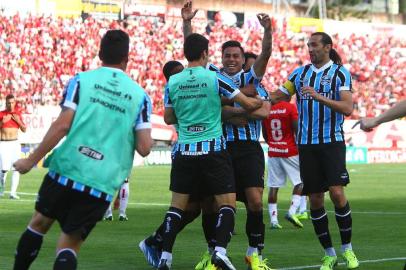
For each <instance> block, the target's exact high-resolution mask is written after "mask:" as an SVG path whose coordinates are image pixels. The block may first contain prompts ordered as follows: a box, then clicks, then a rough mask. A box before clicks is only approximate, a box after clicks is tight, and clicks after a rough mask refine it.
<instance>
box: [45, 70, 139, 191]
mask: <svg viewBox="0 0 406 270" xmlns="http://www.w3.org/2000/svg"><path fill="white" fill-rule="evenodd" d="M79 84H80V87H79V102H78V103H79V104H78V106H77V109H76V112H75V116H74V119H73V122H72V125H71V128H70V130H69V133H68V134H67V136H66V140H65V141H64V142H63V143H62V144H61V146H59V147H58V148H57V149H55V150H54V152H53V154H52V155H51V158H50V160H49V169H50V171H54V172H57V173H58V174H60V175H63V176H66V177H68V178H70V179H72V180H74V181H76V182H79V183H82V184H84V185H87V186H89V187H92V188H95V189H98V190H99V191H103V192H105V193H107V194H110V195H114V193H115V192H116V190H117V189H118V188H119V187H120V185H121V184H122V183H123V181H124V179H125V178H126V177H128V175H129V173H130V170H131V168H132V164H133V159H134V149H135V138H134V124H135V122H136V119H137V116H138V114H139V113H140V109H141V106H142V102H143V101H144V96H145V92H144V90H143V89H142V88H141V87H140V86H139V85H137V84H136V83H135V82H133V81H132V80H131V78H130V77H128V76H127V75H126V74H125V73H124V72H122V71H121V70H118V69H112V68H106V67H101V68H99V69H96V70H92V71H87V72H83V73H80V74H79Z"/></svg>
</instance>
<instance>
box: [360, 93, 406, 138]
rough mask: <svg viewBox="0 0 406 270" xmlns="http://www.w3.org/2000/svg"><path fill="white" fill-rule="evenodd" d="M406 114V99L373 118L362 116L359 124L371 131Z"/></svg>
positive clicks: (363, 128)
mask: <svg viewBox="0 0 406 270" xmlns="http://www.w3.org/2000/svg"><path fill="white" fill-rule="evenodd" d="M404 116H406V99H405V100H403V101H401V102H399V103H397V104H396V105H395V106H393V107H392V108H390V109H389V110H387V111H386V112H384V113H382V114H381V115H379V116H377V117H373V118H362V119H361V120H360V121H358V122H357V124H361V127H360V128H361V129H362V130H363V131H371V130H372V129H373V128H374V127H377V126H379V125H380V124H382V123H386V122H389V121H392V120H395V119H398V118H401V117H404Z"/></svg>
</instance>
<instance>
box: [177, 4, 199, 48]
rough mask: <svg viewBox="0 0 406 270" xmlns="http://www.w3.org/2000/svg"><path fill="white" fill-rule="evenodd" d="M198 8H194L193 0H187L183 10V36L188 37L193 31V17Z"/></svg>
mask: <svg viewBox="0 0 406 270" xmlns="http://www.w3.org/2000/svg"><path fill="white" fill-rule="evenodd" d="M197 11H198V9H196V10H193V1H186V3H185V4H184V5H183V8H182V10H181V14H182V19H183V38H184V40H186V38H187V37H188V36H189V35H190V34H191V33H193V28H192V19H193V18H194V17H195V15H196V13H197Z"/></svg>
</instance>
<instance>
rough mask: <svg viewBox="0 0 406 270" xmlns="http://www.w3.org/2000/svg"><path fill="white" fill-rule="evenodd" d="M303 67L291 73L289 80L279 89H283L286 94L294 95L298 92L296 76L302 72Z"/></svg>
mask: <svg viewBox="0 0 406 270" xmlns="http://www.w3.org/2000/svg"><path fill="white" fill-rule="evenodd" d="M301 69H302V67H299V68H297V69H295V70H294V71H293V72H292V73H291V74H290V75H289V77H288V80H287V81H286V82H284V83H283V84H282V85H281V86H280V87H279V90H281V91H282V92H283V93H285V94H286V95H289V96H293V95H294V94H295V93H296V86H295V80H296V77H297V76H298V74H299V73H300V70H301Z"/></svg>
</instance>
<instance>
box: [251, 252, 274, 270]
mask: <svg viewBox="0 0 406 270" xmlns="http://www.w3.org/2000/svg"><path fill="white" fill-rule="evenodd" d="M245 263H246V264H247V265H248V269H247V270H272V268H270V267H269V266H268V264H267V260H266V259H265V260H262V259H261V258H260V257H259V255H258V253H256V252H255V253H253V254H252V255H251V256H245Z"/></svg>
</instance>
